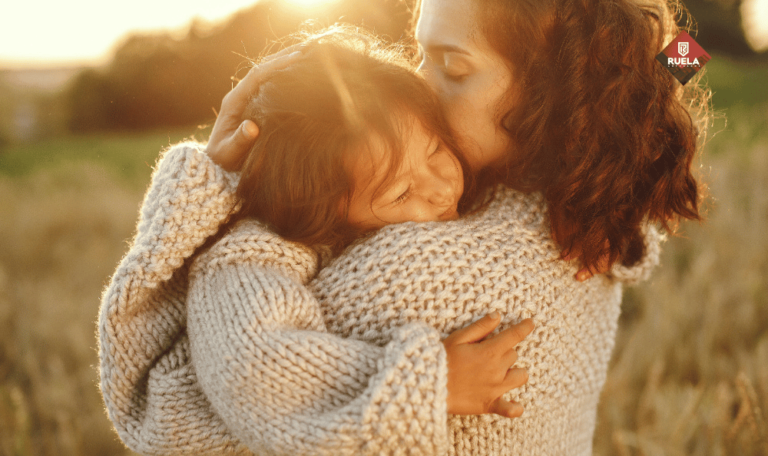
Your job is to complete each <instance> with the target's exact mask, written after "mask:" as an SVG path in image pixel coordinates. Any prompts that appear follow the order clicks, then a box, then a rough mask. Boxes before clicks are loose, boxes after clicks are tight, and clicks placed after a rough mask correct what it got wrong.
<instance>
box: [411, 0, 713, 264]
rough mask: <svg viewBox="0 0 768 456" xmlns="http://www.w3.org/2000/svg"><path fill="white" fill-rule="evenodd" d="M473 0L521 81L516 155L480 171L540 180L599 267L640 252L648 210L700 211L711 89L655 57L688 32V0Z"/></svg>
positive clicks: (512, 114) (510, 112) (496, 178)
mask: <svg viewBox="0 0 768 456" xmlns="http://www.w3.org/2000/svg"><path fill="white" fill-rule="evenodd" d="M474 1H475V2H477V6H478V8H477V9H476V10H477V11H479V17H478V22H479V24H480V27H479V28H480V30H482V32H483V33H484V34H485V36H486V38H487V39H488V41H489V43H490V44H491V46H492V47H493V48H494V49H495V50H496V51H497V52H498V53H499V54H500V55H501V56H502V57H504V59H505V60H506V61H507V63H508V65H509V67H510V70H511V71H512V73H513V75H514V79H515V81H516V86H517V87H516V89H515V90H514V93H512V92H511V93H510V95H509V99H507V100H502V102H501V107H502V110H501V112H505V111H506V114H504V115H502V116H500V117H501V123H502V125H503V126H504V127H505V129H506V130H507V132H508V133H509V135H510V137H511V138H512V141H511V143H512V146H511V150H510V153H509V154H508V159H507V161H506V163H505V166H502V167H500V168H499V167H495V168H494V169H491V170H485V171H484V172H483V174H484V175H482V176H481V177H480V178H478V183H480V182H483V183H484V184H486V185H491V184H493V183H494V182H502V183H504V184H505V185H507V186H509V187H512V188H515V189H518V190H522V191H526V192H531V191H541V192H542V193H543V194H544V195H545V199H546V201H547V204H548V211H549V218H550V222H551V228H552V233H553V237H554V239H555V240H556V241H557V242H558V244H559V245H560V247H561V249H562V251H563V253H564V254H568V253H574V254H577V255H578V256H579V258H580V260H581V262H582V264H583V265H584V266H586V267H590V268H593V269H596V268H597V265H598V264H599V263H600V262H601V260H603V261H604V260H605V259H606V258H607V259H608V260H609V261H610V263H611V264H612V263H614V262H615V261H621V262H623V263H624V264H627V265H631V264H634V263H636V262H637V261H638V260H639V259H640V258H641V257H642V255H643V252H644V245H643V236H642V227H643V225H644V224H645V223H647V222H648V221H650V222H656V223H659V224H661V225H662V226H663V227H665V228H666V229H667V230H669V231H671V227H673V226H674V225H675V222H676V221H677V220H679V219H681V218H683V219H693V220H698V219H700V215H699V200H700V197H701V188H700V185H699V184H698V183H697V181H696V178H695V177H694V175H693V173H692V165H693V160H694V157H695V155H696V152H697V148H698V144H699V141H698V138H699V136H700V135H701V134H702V133H703V130H704V127H706V126H707V125H708V117H709V109H708V106H709V92H708V91H707V90H705V89H704V88H703V87H701V86H699V85H698V84H697V82H698V79H700V76H699V77H697V78H696V79H694V80H693V81H691V82H689V84H688V85H687V86H685V87H682V86H681V85H680V84H679V83H678V82H677V81H676V80H675V79H674V78H673V77H672V75H671V74H670V73H669V72H668V71H667V70H666V69H665V68H664V67H663V66H662V65H660V64H659V62H658V61H656V59H655V57H656V55H657V54H658V53H659V52H660V51H661V49H662V48H663V46H664V45H665V44H666V42H668V41H670V40H671V39H672V38H674V36H676V35H677V33H679V29H678V27H677V25H676V22H677V20H678V19H679V15H680V13H681V12H682V11H683V10H682V7H681V6H679V4H678V3H677V2H666V1H657V2H655V3H652V0H649V1H648V2H646V3H643V4H641V3H640V2H639V1H637V0H516V1H509V0H474ZM417 11H418V9H417ZM417 14H418V13H417ZM516 94H517V95H516ZM505 106H506V107H507V108H506V109H504V107H505ZM694 111H696V114H698V118H697V119H694V118H693V117H692V115H691V114H692V113H693V112H694Z"/></svg>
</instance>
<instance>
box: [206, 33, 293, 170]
mask: <svg viewBox="0 0 768 456" xmlns="http://www.w3.org/2000/svg"><path fill="white" fill-rule="evenodd" d="M288 51H292V52H288ZM300 55H301V51H298V50H294V49H291V48H286V49H284V50H283V51H281V52H278V53H277V54H276V55H275V56H274V57H272V58H268V59H265V60H264V61H263V62H262V63H260V64H259V65H256V66H254V67H253V68H251V70H250V71H248V74H247V75H245V77H244V78H243V79H242V80H241V81H240V82H239V83H238V84H237V85H236V86H235V87H234V88H233V89H232V90H230V91H229V93H228V94H227V95H226V96H224V100H222V102H221V110H220V111H219V114H218V116H217V117H216V123H214V124H213V130H212V131H211V137H210V138H209V139H208V145H207V146H206V153H207V154H208V155H209V156H210V157H211V159H212V160H213V161H214V162H215V163H217V164H218V165H219V166H221V167H222V168H224V169H226V170H229V171H235V170H237V169H239V167H240V165H241V164H242V162H243V160H244V158H245V154H246V153H247V152H248V150H250V148H251V146H252V145H253V142H254V141H255V140H256V137H257V136H258V134H259V129H258V127H257V126H256V124H254V123H253V122H251V121H248V120H246V121H243V116H244V114H245V108H246V107H247V106H248V102H249V101H250V98H251V96H252V94H253V93H254V92H256V91H257V89H258V87H259V84H261V83H262V82H263V80H264V78H265V77H266V76H267V75H269V74H271V73H272V72H274V71H278V70H281V69H283V68H286V67H288V66H290V65H291V64H292V63H294V62H295V61H296V59H297V58H298V57H299V56H300Z"/></svg>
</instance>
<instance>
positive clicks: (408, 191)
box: [392, 187, 411, 204]
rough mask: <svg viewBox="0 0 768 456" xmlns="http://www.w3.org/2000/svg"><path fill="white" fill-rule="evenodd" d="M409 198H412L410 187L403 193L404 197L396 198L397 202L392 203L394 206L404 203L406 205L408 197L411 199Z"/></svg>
mask: <svg viewBox="0 0 768 456" xmlns="http://www.w3.org/2000/svg"><path fill="white" fill-rule="evenodd" d="M409 196H411V187H408V188H407V189H406V190H405V191H404V192H403V194H402V195H400V196H398V197H397V198H396V199H395V200H394V201H393V202H392V204H402V203H404V202H405V201H406V200H407V199H408V197H409Z"/></svg>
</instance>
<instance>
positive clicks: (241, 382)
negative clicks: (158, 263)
mask: <svg viewBox="0 0 768 456" xmlns="http://www.w3.org/2000/svg"><path fill="white" fill-rule="evenodd" d="M242 228H243V225H242V224H241V225H239V226H238V228H237V229H236V230H235V231H233V232H232V233H230V235H228V236H227V237H226V238H225V239H224V240H222V242H220V243H218V244H216V245H215V246H213V247H212V248H211V249H210V250H209V251H208V252H206V253H205V254H204V255H201V256H200V258H198V259H197V260H196V261H195V263H194V265H193V267H192V269H191V271H190V288H189V295H188V301H187V307H188V333H189V340H190V347H191V355H192V362H193V365H194V368H195V371H196V372H197V376H198V379H199V381H200V385H201V387H202V390H203V392H204V393H205V396H206V397H207V398H208V400H209V401H210V403H211V405H212V408H213V409H214V410H215V411H216V412H217V414H218V415H219V416H220V417H221V418H222V420H223V421H224V423H225V424H226V426H227V428H228V429H229V431H230V432H231V433H232V434H233V435H234V436H235V437H237V439H239V440H240V441H241V442H242V443H244V444H245V445H246V446H247V447H248V448H249V449H250V450H251V451H253V452H254V453H256V454H276V455H277V454H280V455H282V454H285V455H294V454H318V455H319V454H327V455H344V454H348V455H380V454H390V453H396V452H398V451H402V450H404V449H405V450H406V452H411V453H413V454H445V453H447V449H448V429H447V401H446V396H447V384H446V382H447V360H446V355H445V349H444V347H443V344H442V343H441V340H440V335H439V334H438V332H437V331H436V330H434V329H432V328H431V327H429V326H428V325H426V324H411V325H407V326H404V327H401V328H398V329H396V330H395V331H393V333H392V335H391V340H390V341H389V342H388V343H387V344H386V345H384V346H378V345H374V344H370V343H366V342H362V341H359V340H354V339H343V338H340V337H337V336H334V335H331V334H329V333H327V332H326V331H325V324H324V322H323V315H322V311H321V309H320V307H319V305H318V304H317V302H316V300H315V299H314V297H313V296H312V295H311V294H310V293H309V292H308V291H307V289H306V288H305V287H304V286H303V284H302V282H303V281H304V280H305V279H307V278H308V276H309V275H311V272H312V271H311V268H309V267H307V265H308V262H307V258H306V256H304V255H303V254H302V252H301V251H298V253H297V251H296V250H292V249H290V248H286V243H285V241H282V244H281V243H280V241H279V240H277V239H276V237H275V236H274V235H271V237H270V235H269V234H268V233H263V232H259V230H258V228H255V229H249V227H247V226H246V227H245V229H242ZM251 228H253V227H251ZM294 266H295V267H294Z"/></svg>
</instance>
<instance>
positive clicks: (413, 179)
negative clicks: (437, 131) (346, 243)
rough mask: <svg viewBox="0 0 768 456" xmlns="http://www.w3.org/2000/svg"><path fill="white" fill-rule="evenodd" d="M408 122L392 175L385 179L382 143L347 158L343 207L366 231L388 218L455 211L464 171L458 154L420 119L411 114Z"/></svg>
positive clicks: (444, 215)
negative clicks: (347, 192)
mask: <svg viewBox="0 0 768 456" xmlns="http://www.w3.org/2000/svg"><path fill="white" fill-rule="evenodd" d="M412 125H413V127H412V128H411V130H410V135H409V137H408V138H406V139H405V141H404V142H403V144H404V147H405V150H404V153H403V159H402V163H401V164H400V167H399V169H398V170H397V172H396V174H395V176H394V178H393V179H390V180H389V181H386V182H385V180H386V173H387V165H388V163H389V152H387V151H386V148H384V147H371V153H370V154H362V156H360V157H358V158H357V159H356V160H355V161H354V163H351V164H350V165H351V166H350V168H351V172H352V177H353V180H354V181H355V189H356V190H355V192H354V195H352V199H351V201H350V204H349V212H348V221H349V223H350V224H352V225H353V226H355V227H357V228H360V229H363V230H366V231H367V230H373V229H377V228H381V227H383V226H385V225H390V224H393V223H402V222H409V221H413V222H430V221H438V220H455V219H457V218H458V217H459V214H458V212H457V211H456V208H457V206H458V204H459V199H461V195H462V193H463V192H464V175H463V174H462V169H461V165H460V164H459V161H458V159H457V158H456V156H455V155H454V154H453V152H451V150H450V149H448V148H447V147H446V146H445V145H444V144H443V143H442V141H440V139H439V138H438V137H437V136H436V135H433V134H431V133H429V132H428V131H427V130H426V129H425V128H424V127H423V126H422V125H421V122H417V121H415V119H414V120H413V122H412ZM382 183H384V185H383V186H382Z"/></svg>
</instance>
